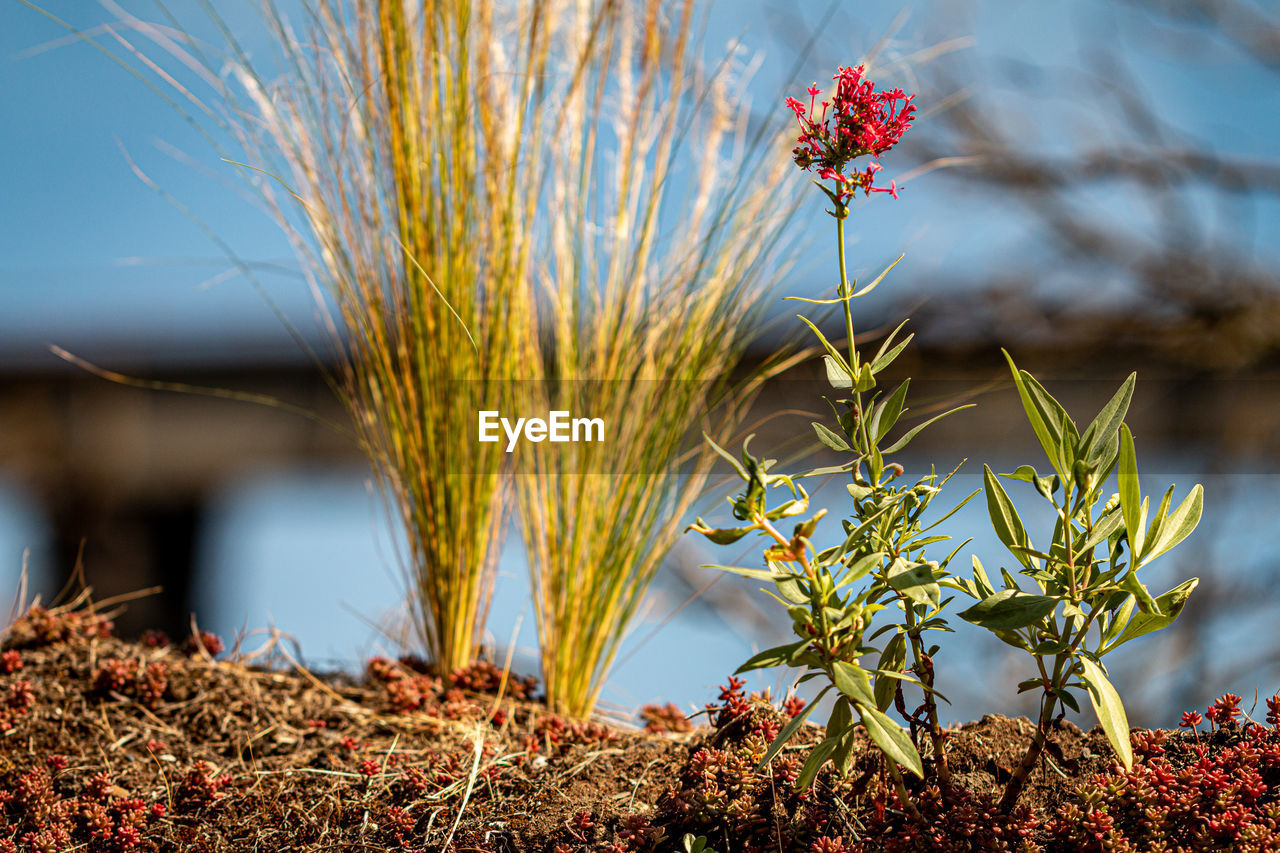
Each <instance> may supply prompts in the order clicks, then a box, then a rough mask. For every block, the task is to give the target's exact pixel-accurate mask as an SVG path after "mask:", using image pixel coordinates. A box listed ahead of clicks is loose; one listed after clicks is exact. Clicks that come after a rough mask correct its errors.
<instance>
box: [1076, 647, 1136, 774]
mask: <svg viewBox="0 0 1280 853" xmlns="http://www.w3.org/2000/svg"><path fill="white" fill-rule="evenodd" d="M1079 661H1080V666H1081V667H1083V672H1081V674H1080V680H1081V681H1083V682H1084V685H1085V688H1086V689H1088V691H1089V701H1090V702H1091V703H1092V704H1093V711H1094V713H1095V714H1097V715H1098V722H1100V723H1102V729H1103V731H1105V732H1106V733H1107V740H1109V741H1111V748H1112V749H1114V750H1115V751H1116V755H1117V756H1119V758H1120V763H1121V764H1123V765H1124V769H1125V770H1132V769H1133V750H1132V749H1131V748H1130V746H1129V718H1128V717H1127V716H1126V715H1125V712H1124V705H1123V704H1122V703H1121V702H1120V694H1119V693H1117V692H1116V689H1115V688H1114V687H1112V686H1111V682H1110V681H1108V680H1107V675H1106V673H1105V672H1103V671H1102V667H1100V666H1098V664H1096V663H1094V662H1093V661H1091V660H1089V659H1088V658H1086V657H1082V658H1079Z"/></svg>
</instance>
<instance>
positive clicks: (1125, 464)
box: [1116, 424, 1144, 569]
mask: <svg viewBox="0 0 1280 853" xmlns="http://www.w3.org/2000/svg"><path fill="white" fill-rule="evenodd" d="M1119 465H1120V468H1119V471H1118V472H1117V475H1116V476H1117V477H1118V478H1119V485H1120V511H1121V512H1122V513H1124V529H1125V534H1126V535H1127V536H1128V538H1129V553H1130V562H1131V568H1134V569H1136V568H1137V567H1138V558H1139V557H1140V556H1141V554H1142V537H1143V533H1144V531H1143V527H1142V491H1141V488H1140V484H1139V482H1138V458H1137V455H1136V454H1135V453H1134V450H1133V433H1131V432H1129V426H1128V424H1120V462H1119Z"/></svg>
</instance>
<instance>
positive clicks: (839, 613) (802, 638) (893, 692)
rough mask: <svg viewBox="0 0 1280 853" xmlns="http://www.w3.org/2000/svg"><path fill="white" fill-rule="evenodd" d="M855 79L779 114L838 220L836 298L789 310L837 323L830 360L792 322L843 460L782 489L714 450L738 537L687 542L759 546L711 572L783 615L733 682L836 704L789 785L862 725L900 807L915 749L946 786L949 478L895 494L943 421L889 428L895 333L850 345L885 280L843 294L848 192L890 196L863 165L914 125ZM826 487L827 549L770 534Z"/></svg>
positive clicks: (870, 166) (795, 533)
mask: <svg viewBox="0 0 1280 853" xmlns="http://www.w3.org/2000/svg"><path fill="white" fill-rule="evenodd" d="M863 75H864V69H863V68H861V67H858V68H841V69H840V70H839V72H838V73H837V74H836V76H835V78H834V80H835V84H836V87H835V90H834V92H833V93H832V94H831V97H830V98H829V99H826V100H821V101H819V97H820V96H821V95H822V92H821V90H820V89H818V87H817V86H816V85H815V86H813V87H811V88H810V89H809V97H810V102H809V104H808V106H805V105H804V104H802V103H801V102H799V101H797V100H796V99H794V98H789V99H788V100H787V104H788V106H789V107H790V108H791V109H792V110H793V111H794V112H795V115H796V120H797V121H798V122H799V125H800V130H801V134H800V137H799V141H798V144H797V146H796V148H795V150H794V152H793V157H794V159H795V162H796V164H797V165H798V166H800V167H801V168H802V169H805V170H806V171H811V172H816V174H817V179H816V180H815V181H814V184H815V185H816V186H817V187H818V188H819V189H820V190H822V192H823V193H824V194H825V195H826V196H827V198H828V199H829V200H830V202H831V205H832V207H831V208H830V209H829V210H828V211H827V212H828V213H829V214H830V215H831V216H832V217H833V218H834V219H835V222H836V247H837V251H836V254H837V260H838V266H839V274H840V281H839V284H838V286H837V290H836V297H835V298H834V299H804V298H799V297H792V298H796V299H798V301H802V302H807V303H811V304H817V305H833V304H839V305H840V306H841V309H842V311H843V314H844V325H845V333H846V339H845V341H844V346H843V347H838V346H836V344H834V343H833V342H831V341H830V340H828V338H827V337H826V336H825V335H824V334H823V333H822V331H821V330H820V329H819V328H818V327H817V325H815V324H814V323H813V322H811V321H810V320H809V319H808V318H806V317H804V316H800V320H801V321H802V322H804V323H805V324H806V325H807V326H808V327H809V328H810V329H811V330H812V331H813V333H814V335H816V336H817V338H818V341H819V342H820V343H821V345H822V347H823V349H824V351H825V355H824V361H825V365H826V373H827V378H828V380H829V382H830V384H831V386H832V388H833V389H834V390H835V391H836V392H837V393H838V394H839V396H837V397H836V398H835V399H829V400H828V402H829V403H830V404H831V406H832V409H833V411H834V413H835V423H834V424H832V425H830V426H828V425H827V424H823V423H814V424H813V428H814V431H815V433H816V434H817V437H818V439H819V440H820V441H821V442H822V443H823V444H824V445H826V446H827V447H828V448H830V449H831V450H833V451H835V452H836V453H839V454H841V455H842V456H843V457H844V458H843V461H842V462H841V463H840V464H838V465H835V466H831V467H825V468H819V469H815V470H812V471H808V472H805V473H803V474H799V475H795V476H789V475H785V474H780V473H774V472H773V471H772V468H773V465H774V464H775V462H774V460H770V459H763V460H762V459H758V458H757V457H755V456H753V455H752V454H751V453H750V451H749V449H748V446H747V445H746V444H744V446H743V452H742V458H741V461H739V460H737V459H734V458H733V457H731V456H730V454H728V453H727V452H725V451H723V450H721V451H720V452H721V455H723V456H724V457H725V458H727V459H729V461H730V462H731V464H732V465H733V466H734V468H735V470H736V471H737V472H738V474H739V476H741V477H742V479H743V480H744V481H745V482H746V488H745V489H744V490H743V492H742V493H741V494H739V495H738V496H736V497H735V498H733V499H732V501H731V503H732V505H733V515H734V517H735V518H736V519H738V520H739V521H742V522H745V524H744V525H743V526H740V527H734V528H714V527H711V526H709V525H708V524H706V523H705V522H704V521H703V520H702V519H698V520H697V522H696V523H695V524H694V525H693V526H692V527H691V529H692V530H694V531H696V532H698V533H701V534H703V535H704V536H707V537H708V538H709V539H711V540H712V541H713V542H716V543H717V544H730V543H732V542H735V541H737V540H739V539H741V538H742V537H744V536H747V535H748V534H753V533H754V534H757V535H760V536H763V537H764V538H765V539H766V540H767V542H768V547H767V548H766V550H765V552H764V559H765V565H766V567H767V568H765V569H755V568H747V567H739V566H719V567H717V568H721V569H724V570H726V571H731V572H735V573H737V574H742V575H746V576H748V577H752V578H757V579H761V580H766V581H769V582H771V583H773V584H774V585H775V587H776V590H777V595H776V596H775V597H776V598H777V599H778V600H779V601H780V602H782V603H783V604H784V605H785V606H786V607H787V608H788V611H789V613H790V614H791V617H792V620H793V623H794V628H795V631H796V635H797V636H798V637H799V640H798V641H796V642H793V643H789V644H787V645H784V646H780V647H778V648H775V649H769V650H767V651H764V652H761V653H760V654H758V655H756V656H755V657H753V658H751V659H750V660H749V661H747V662H746V663H745V664H743V666H742V667H741V669H740V670H739V671H740V672H741V671H745V670H750V669H756V668H761V667H772V666H784V665H785V666H800V667H803V668H805V669H806V670H807V671H806V673H805V675H804V676H803V677H802V679H801V680H809V679H814V678H820V679H822V680H824V681H825V682H826V686H825V687H823V689H822V691H821V693H820V694H819V697H818V698H821V697H822V696H825V695H826V694H827V693H829V692H831V691H833V690H834V691H835V694H836V700H835V702H834V704H833V705H832V710H831V715H830V717H829V719H828V721H827V727H826V738H825V739H824V740H823V741H822V742H821V743H820V744H819V745H818V746H817V747H816V748H815V749H814V751H813V752H812V754H811V755H810V757H809V759H808V761H807V762H806V763H805V765H804V767H803V768H802V770H801V772H800V775H799V778H798V782H797V784H798V785H800V786H802V787H803V786H806V785H808V784H809V783H811V782H812V780H813V778H814V776H815V775H816V773H817V771H818V770H819V769H820V767H821V766H822V765H823V764H824V763H825V762H826V761H827V760H828V759H831V760H832V761H834V762H835V764H836V766H837V767H838V768H840V769H841V770H844V769H847V767H848V766H849V763H850V761H851V759H852V751H853V748H854V745H855V743H856V740H855V733H854V727H855V723H857V722H861V724H862V726H863V727H864V728H865V729H866V731H867V733H868V735H870V737H871V739H872V740H873V741H874V742H875V743H876V745H877V746H878V747H879V748H880V749H881V750H882V751H883V753H884V754H885V756H886V757H887V759H888V760H887V761H886V767H887V769H888V772H889V775H890V776H891V777H892V779H893V782H894V784H895V786H896V787H897V788H898V791H899V798H900V800H901V801H902V802H903V803H904V804H906V805H907V806H908V807H910V800H909V799H908V798H907V795H906V791H905V787H904V782H903V777H902V775H901V771H900V770H899V765H901V766H902V767H904V768H906V770H907V771H908V772H910V773H912V774H914V775H915V776H918V777H923V776H924V774H925V764H924V760H923V759H922V758H921V754H920V748H919V744H920V743H921V742H922V740H925V739H927V740H928V741H929V743H930V745H931V746H932V764H933V767H934V768H935V770H936V772H937V774H938V775H939V776H940V778H942V779H944V780H947V779H948V778H949V773H948V769H947V762H946V752H945V747H944V741H945V733H944V732H943V731H942V728H941V726H940V725H939V722H938V712H937V704H936V698H937V693H936V691H935V689H934V678H933V673H934V669H933V655H935V654H936V653H937V647H936V646H932V645H928V644H927V641H926V637H927V635H928V634H929V633H930V632H934V631H945V630H949V628H948V626H947V623H946V621H945V619H944V618H943V616H942V612H943V610H944V608H945V607H946V605H947V602H948V599H944V598H943V597H942V586H941V584H940V582H941V581H943V580H944V579H945V578H947V577H948V572H947V565H948V563H949V562H950V560H951V558H952V557H953V556H954V555H955V553H956V551H952V552H951V553H950V554H948V555H946V556H945V557H944V558H943V559H941V560H931V559H928V558H927V557H926V555H925V549H926V548H927V547H928V546H929V545H933V544H936V543H939V542H942V541H945V540H946V539H947V537H945V536H936V535H931V532H930V531H931V530H932V529H933V528H934V527H935V526H936V525H937V523H938V522H937V521H934V522H932V523H926V522H925V520H924V516H925V514H926V512H927V511H928V509H929V507H930V505H931V503H932V502H933V500H934V498H935V497H936V496H937V495H938V494H939V491H940V487H941V485H942V483H944V482H946V480H947V478H949V477H950V474H948V475H946V476H945V477H942V478H941V479H939V477H938V475H937V474H936V473H933V472H931V473H930V474H929V475H927V476H925V477H923V478H921V479H919V480H917V481H915V482H913V483H907V484H902V483H901V481H900V478H901V477H902V475H903V473H904V471H903V468H902V466H901V465H898V464H895V463H892V462H890V461H888V460H889V457H891V456H892V455H893V454H895V453H898V452H899V451H901V450H903V449H904V448H906V446H907V445H908V444H909V443H910V442H911V440H912V439H913V438H914V437H915V436H916V435H917V434H918V433H919V432H920V430H921V429H922V428H923V427H924V426H926V425H927V424H928V423H931V422H932V421H933V420H937V419H938V418H940V417H943V416H945V415H939V416H938V417H935V418H933V419H932V420H931V421H928V422H926V423H924V424H920V425H917V426H915V427H913V428H911V429H909V430H906V431H897V430H895V428H896V427H897V425H898V422H899V420H900V418H901V417H902V416H903V415H904V414H906V412H907V411H908V409H907V407H906V398H907V389H908V385H909V381H907V382H903V383H902V384H900V385H898V386H897V387H896V388H895V389H894V390H892V391H891V392H890V391H885V390H884V389H881V388H879V387H878V378H877V377H878V375H879V374H880V373H881V372H882V371H884V370H885V369H886V368H887V367H888V366H889V365H890V364H891V363H892V362H893V361H894V359H895V358H897V356H898V355H899V354H900V353H901V352H902V351H903V349H904V348H905V347H906V346H907V344H908V343H910V341H911V337H912V336H911V335H908V336H906V337H905V338H904V339H902V340H901V341H898V340H897V338H898V335H899V333H900V332H901V331H902V326H899V327H898V329H896V330H895V331H894V333H893V334H892V335H890V336H889V338H888V339H886V340H885V341H884V343H883V344H882V345H881V346H880V348H879V350H878V351H877V352H876V353H875V355H874V356H872V357H871V358H865V359H864V358H863V357H862V355H861V354H860V353H859V351H858V347H857V342H856V338H855V335H854V331H853V311H852V302H853V300H854V299H857V298H858V297H860V296H864V295H865V294H867V293H869V292H871V290H872V289H873V288H875V287H876V286H877V285H878V284H879V283H880V282H881V281H882V280H883V279H884V277H885V275H886V274H887V273H888V270H885V272H884V273H881V274H880V275H879V276H878V277H876V278H875V279H874V280H873V281H871V282H870V283H869V284H867V285H865V286H864V287H862V288H860V289H859V288H858V287H857V283H856V282H855V281H852V280H850V278H849V276H848V272H847V268H846V264H845V241H844V225H845V220H846V219H847V218H848V216H849V201H850V200H851V199H852V198H853V197H854V195H855V193H856V192H857V191H859V190H861V191H862V193H863V194H864V196H870V195H872V194H875V193H882V192H883V193H889V194H890V195H892V196H894V197H895V198H896V197H897V195H898V191H899V187H898V186H897V183H896V182H890V184H889V186H888V187H878V186H876V185H875V181H876V176H877V174H878V173H879V172H880V171H881V166H880V164H879V162H878V159H877V158H878V157H879V156H880V155H881V154H883V153H885V152H887V151H888V150H890V149H891V148H892V147H893V146H894V145H896V144H897V143H898V141H899V140H900V139H901V138H902V135H903V134H904V133H906V132H907V130H908V129H910V127H911V124H912V121H913V120H914V117H915V106H914V104H912V103H911V101H912V98H913V97H914V96H907V95H905V94H904V93H903V92H902V90H900V89H893V90H889V91H876V88H875V85H874V84H873V83H872V82H871V81H869V80H866V79H864V77H863ZM862 158H870V160H869V162H867V163H866V164H865V165H859V164H857V161H859V160H860V159H862ZM896 263H897V262H896V261H895V264H896ZM891 268H892V266H891V267H890V269H891ZM903 325H905V324H903ZM953 411H954V410H953ZM945 414H950V412H948V413H945ZM717 449H718V448H717ZM952 473H954V472H952ZM831 474H836V475H842V476H847V477H848V478H849V482H848V483H847V485H846V488H847V489H848V491H849V494H850V496H851V497H852V498H853V501H854V510H853V515H852V517H851V518H849V519H847V520H845V521H844V522H843V525H842V527H843V536H841V537H839V538H838V539H837V541H836V542H835V543H833V544H832V545H830V546H829V547H826V548H819V547H818V546H816V545H815V544H814V541H813V540H814V537H815V534H816V532H817V525H818V522H819V520H820V519H821V518H822V517H823V516H824V515H825V510H819V511H817V512H816V513H814V514H812V515H811V516H810V517H809V518H808V519H807V520H803V521H800V522H799V523H798V524H796V525H795V527H794V528H793V530H792V532H791V535H789V536H788V535H786V534H784V533H783V532H781V531H780V530H779V529H778V525H779V522H781V521H782V519H784V518H789V517H792V516H800V515H804V514H805V513H807V512H808V509H809V496H808V493H807V492H806V491H805V489H804V487H803V486H802V485H801V484H800V483H799V482H798V481H799V480H801V479H803V478H805V477H816V476H826V475H831ZM775 488H782V489H783V490H784V494H785V498H784V500H783V501H782V502H781V503H779V504H777V505H776V506H771V505H770V503H771V502H770V500H769V498H770V489H775ZM970 497H972V495H971V496H970ZM966 500H968V499H966ZM957 509H958V507H957ZM952 511H953V512H954V510H952ZM949 514H950V513H948V515H949ZM957 550H958V549H957ZM886 610H887V611H889V612H897V613H898V614H900V618H899V619H898V620H897V621H895V622H892V623H889V624H885V625H883V626H880V627H879V628H876V629H874V630H873V626H872V621H873V619H874V618H875V617H876V615H877V614H879V613H880V612H881V611H886ZM877 638H880V639H883V644H882V645H881V646H879V647H872V646H871V645H870V643H872V642H874V641H876V640H877ZM869 660H874V661H875V662H874V663H870V662H868V661H869ZM904 684H907V685H914V686H915V687H916V688H918V689H919V690H920V691H921V692H922V694H923V702H922V704H921V705H920V706H919V707H918V708H917V709H916V710H914V711H912V712H908V710H907V708H906V704H905V698H904V695H903V685H904ZM815 707H817V701H816V700H815V701H814V702H811V703H809V705H808V706H806V709H805V711H804V712H802V713H801V714H798V715H797V716H796V717H794V718H793V719H792V720H791V723H790V724H789V725H788V726H787V727H785V728H784V729H783V730H782V731H781V732H780V733H779V735H778V737H777V738H776V739H775V740H774V742H773V744H772V745H771V746H770V748H769V750H768V751H767V753H766V755H765V759H764V760H765V761H768V760H770V759H772V758H773V756H775V755H776V754H777V753H778V751H779V750H780V749H781V748H782V746H783V745H784V744H785V743H786V742H787V740H788V739H789V738H790V737H791V735H792V734H794V733H795V732H796V731H797V730H798V729H799V727H800V726H801V725H802V724H803V723H804V721H805V719H806V718H807V717H808V715H809V713H811V712H812V710H813V709H814V708H815ZM891 709H896V710H897V711H898V712H899V714H900V716H902V717H903V719H904V720H905V721H906V723H907V728H904V727H903V725H902V724H901V723H898V722H896V721H895V720H894V719H893V718H891V717H890V716H889V715H888V712H889V711H890V710H891Z"/></svg>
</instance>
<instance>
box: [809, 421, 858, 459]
mask: <svg viewBox="0 0 1280 853" xmlns="http://www.w3.org/2000/svg"><path fill="white" fill-rule="evenodd" d="M813 431H814V432H816V433H817V434H818V440H819V441H821V442H822V443H823V444H825V445H826V446H827V447H830V448H831V449H832V450H839V451H842V452H849V451H851V450H853V448H852V447H850V446H849V442H847V441H845V440H844V438H843V437H841V436H839V435H836V434H835V433H834V432H832V431H831V430H829V429H827V428H826V427H824V426H823V425H822V424H820V423H817V422H815V423H814V424H813Z"/></svg>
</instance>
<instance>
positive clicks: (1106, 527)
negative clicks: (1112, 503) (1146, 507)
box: [1076, 510, 1124, 554]
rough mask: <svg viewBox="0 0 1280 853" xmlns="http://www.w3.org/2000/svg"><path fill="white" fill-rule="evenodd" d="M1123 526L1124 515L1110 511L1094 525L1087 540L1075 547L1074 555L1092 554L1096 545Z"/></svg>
mask: <svg viewBox="0 0 1280 853" xmlns="http://www.w3.org/2000/svg"><path fill="white" fill-rule="evenodd" d="M1123 524H1124V514H1123V513H1121V512H1120V511H1119V510H1112V511H1111V512H1109V513H1107V514H1106V515H1104V516H1103V517H1102V518H1100V519H1099V520H1098V523H1097V524H1095V525H1094V527H1093V532H1092V533H1090V534H1089V536H1088V538H1086V539H1085V540H1084V542H1081V543H1080V544H1079V545H1077V546H1076V553H1078V554H1088V553H1090V552H1092V551H1093V549H1094V548H1096V547H1097V546H1098V545H1101V544H1102V543H1103V542H1106V541H1107V540H1108V539H1109V538H1111V534H1112V533H1115V532H1116V531H1117V530H1119V529H1120V527H1121V525H1123Z"/></svg>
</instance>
